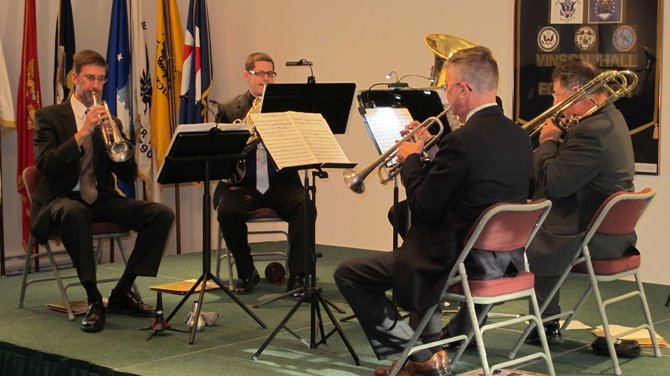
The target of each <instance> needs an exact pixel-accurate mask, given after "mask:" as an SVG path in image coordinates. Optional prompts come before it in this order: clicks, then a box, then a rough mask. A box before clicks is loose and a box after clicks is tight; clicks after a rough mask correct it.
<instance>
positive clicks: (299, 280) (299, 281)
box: [286, 274, 305, 299]
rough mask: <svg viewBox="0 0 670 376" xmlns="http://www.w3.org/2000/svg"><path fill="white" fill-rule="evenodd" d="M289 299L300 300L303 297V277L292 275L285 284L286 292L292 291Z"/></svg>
mask: <svg viewBox="0 0 670 376" xmlns="http://www.w3.org/2000/svg"><path fill="white" fill-rule="evenodd" d="M293 290H297V291H295V292H293V293H292V294H291V298H294V299H301V298H302V297H303V296H305V277H304V276H300V275H298V274H294V275H292V276H291V277H290V278H289V279H288V282H287V283H286V292H289V291H293Z"/></svg>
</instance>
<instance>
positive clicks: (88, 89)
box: [30, 50, 174, 332]
mask: <svg viewBox="0 0 670 376" xmlns="http://www.w3.org/2000/svg"><path fill="white" fill-rule="evenodd" d="M73 67H74V69H73V73H72V82H73V83H74V85H75V91H74V94H73V95H72V96H71V97H70V99H69V100H66V101H64V102H63V103H61V104H56V105H53V106H48V107H44V108H42V109H40V110H39V111H37V113H36V114H35V135H34V138H33V146H34V151H35V164H36V166H37V169H38V170H39V171H40V173H41V179H40V180H39V182H38V183H37V186H36V188H35V192H33V193H32V205H31V218H30V219H31V222H30V228H31V231H32V234H33V235H34V236H35V238H36V239H37V240H39V241H40V242H44V241H46V239H47V238H48V235H49V233H50V232H52V231H55V232H57V233H58V234H59V235H60V237H61V239H62V242H63V245H64V246H65V249H66V251H67V252H68V254H69V256H70V258H71V259H72V263H73V265H74V267H75V268H76V269H77V275H78V277H79V281H80V282H81V284H82V286H83V287H84V289H85V290H86V296H87V298H88V303H89V308H88V311H87V312H86V315H85V316H84V319H83V320H82V322H81V329H82V330H83V331H85V332H98V331H100V330H102V329H103V328H104V325H105V307H104V306H103V304H102V294H101V292H100V291H99V290H98V287H97V284H96V260H95V259H94V256H93V240H92V235H91V223H92V222H95V221H104V222H114V223H118V224H121V225H123V226H125V227H128V228H130V229H131V230H133V231H136V232H137V239H136V240H135V247H134V249H133V252H132V254H131V256H130V258H129V259H128V263H127V265H126V269H125V270H124V272H123V275H122V276H121V278H120V280H119V282H118V284H117V285H116V287H114V289H112V291H111V294H110V295H109V301H108V305H107V311H109V312H120V313H129V314H132V315H140V316H153V315H154V314H155V308H154V307H151V306H149V305H147V304H144V303H143V302H142V300H140V299H139V297H138V296H137V295H136V294H135V293H134V292H133V291H132V290H131V288H132V285H133V282H134V281H135V278H137V277H138V276H156V273H157V272H158V267H159V265H160V262H161V257H162V255H163V248H164V247H165V243H166V241H167V237H168V234H169V231H170V227H171V226H172V221H173V218H174V214H173V212H172V209H170V208H169V207H167V206H165V205H162V204H157V203H152V202H147V201H140V200H134V199H130V198H126V197H123V196H121V195H119V193H117V190H116V189H115V182H114V177H113V174H114V175H116V176H118V177H120V178H124V179H128V180H131V179H134V178H135V176H136V174H137V164H136V163H135V158H134V156H132V155H131V156H130V158H129V159H127V160H126V161H124V162H113V161H112V160H111V159H110V158H109V157H108V156H107V155H106V149H107V147H108V146H111V145H105V143H104V142H103V136H102V134H101V132H104V131H102V130H101V127H110V126H116V127H118V128H119V129H121V122H120V121H119V120H118V119H111V118H109V112H108V111H107V110H106V108H105V107H104V106H103V105H94V99H93V96H95V95H100V93H102V87H103V85H104V83H105V81H106V79H105V74H106V72H107V63H106V62H105V59H104V58H103V57H102V56H101V55H100V54H98V53H97V52H95V51H91V50H83V51H80V52H79V53H77V54H76V55H75V56H74V63H73Z"/></svg>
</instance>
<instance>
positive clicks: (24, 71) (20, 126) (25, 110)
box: [16, 0, 42, 247]
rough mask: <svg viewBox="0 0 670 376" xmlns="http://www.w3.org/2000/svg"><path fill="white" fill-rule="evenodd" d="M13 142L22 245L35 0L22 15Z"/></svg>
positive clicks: (35, 98) (36, 93) (36, 101)
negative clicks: (15, 156)
mask: <svg viewBox="0 0 670 376" xmlns="http://www.w3.org/2000/svg"><path fill="white" fill-rule="evenodd" d="M16 100H17V102H18V103H17V105H16V134H17V136H16V140H17V147H16V150H17V154H18V155H17V161H18V163H17V166H16V186H17V187H18V191H19V194H20V195H21V201H22V207H21V209H22V210H21V214H22V223H23V245H24V247H25V246H26V245H27V243H28V233H29V231H30V210H29V208H30V202H28V195H27V193H26V189H25V186H24V185H23V178H22V177H21V174H22V172H23V169H25V168H26V167H28V166H32V165H34V164H35V155H34V154H33V133H34V132H35V111H37V110H38V109H39V108H40V107H42V100H41V99H40V72H39V66H38V64H37V31H36V21H35V0H26V7H25V11H24V16H23V56H22V58H21V76H20V78H19V92H18V94H17V95H16Z"/></svg>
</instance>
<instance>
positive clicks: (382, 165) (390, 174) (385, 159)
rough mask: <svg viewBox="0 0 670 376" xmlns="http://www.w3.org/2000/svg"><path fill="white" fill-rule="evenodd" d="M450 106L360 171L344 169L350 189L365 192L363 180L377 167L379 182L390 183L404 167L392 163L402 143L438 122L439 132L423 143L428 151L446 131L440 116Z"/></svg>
mask: <svg viewBox="0 0 670 376" xmlns="http://www.w3.org/2000/svg"><path fill="white" fill-rule="evenodd" d="M450 108H451V106H449V105H447V106H446V107H445V108H444V110H443V111H442V112H440V113H439V114H438V115H436V116H431V117H429V118H428V119H426V120H424V121H423V123H421V124H419V126H418V127H416V128H414V129H412V130H411V131H410V132H409V133H407V134H406V135H405V136H404V137H403V138H402V139H401V140H400V141H398V142H397V143H396V144H395V145H393V146H392V147H390V148H388V150H386V151H385V152H384V153H382V154H381V155H380V156H379V157H377V158H376V159H375V160H373V161H372V162H370V163H369V164H368V165H367V166H365V167H363V168H362V169H361V170H358V171H356V170H353V169H346V170H344V172H343V173H342V177H343V178H344V182H345V183H346V184H347V187H349V189H351V190H352V191H354V192H356V193H363V192H364V191H365V185H364V184H363V181H364V180H365V179H366V178H367V177H368V175H370V173H371V172H372V171H373V170H375V169H377V174H378V176H379V182H380V183H382V184H388V183H389V182H390V181H391V180H393V179H394V178H395V177H396V175H398V173H400V169H401V168H402V163H395V164H393V165H391V163H392V162H393V159H394V158H395V157H396V155H397V154H398V150H399V149H400V145H401V144H402V143H403V142H405V141H408V140H410V139H413V138H414V136H415V135H416V134H417V133H418V132H419V131H421V130H424V129H425V130H428V129H429V128H430V127H432V126H433V124H437V125H438V126H439V130H438V132H437V134H436V135H434V136H433V137H431V138H430V139H429V140H428V142H426V143H425V144H424V145H423V152H426V151H427V150H428V149H430V148H431V147H432V146H433V145H434V144H435V143H436V142H437V141H438V140H439V139H440V137H442V133H444V125H443V124H442V121H440V119H439V118H441V117H442V116H444V115H446V114H447V112H449V109H450ZM389 165H391V166H389Z"/></svg>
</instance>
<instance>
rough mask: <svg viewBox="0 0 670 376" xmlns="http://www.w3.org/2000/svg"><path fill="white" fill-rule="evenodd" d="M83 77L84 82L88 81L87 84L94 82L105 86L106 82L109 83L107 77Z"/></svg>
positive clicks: (88, 75)
mask: <svg viewBox="0 0 670 376" xmlns="http://www.w3.org/2000/svg"><path fill="white" fill-rule="evenodd" d="M82 77H84V80H86V82H89V83H91V82H93V81H98V82H99V83H101V84H104V83H105V82H107V78H106V77H105V76H98V77H96V76H94V75H92V74H85V75H83V76H82Z"/></svg>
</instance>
